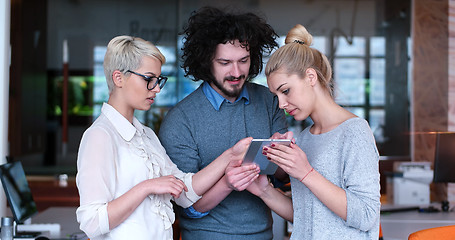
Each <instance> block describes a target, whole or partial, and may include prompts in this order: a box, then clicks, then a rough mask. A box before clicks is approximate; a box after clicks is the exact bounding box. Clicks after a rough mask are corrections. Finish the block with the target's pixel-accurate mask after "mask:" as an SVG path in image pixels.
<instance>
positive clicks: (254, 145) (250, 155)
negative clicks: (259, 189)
mask: <svg viewBox="0 0 455 240" xmlns="http://www.w3.org/2000/svg"><path fill="white" fill-rule="evenodd" d="M272 143H275V144H286V145H288V146H289V145H290V144H291V140H289V139H253V141H251V145H250V147H249V148H248V151H247V152H246V154H245V158H244V159H243V163H252V162H253V163H255V164H257V165H259V167H260V169H261V172H260V174H267V175H273V174H275V171H276V169H277V168H278V166H277V165H276V164H275V163H273V162H271V161H269V160H268V159H267V156H264V155H263V154H262V148H263V147H264V146H270V144H272Z"/></svg>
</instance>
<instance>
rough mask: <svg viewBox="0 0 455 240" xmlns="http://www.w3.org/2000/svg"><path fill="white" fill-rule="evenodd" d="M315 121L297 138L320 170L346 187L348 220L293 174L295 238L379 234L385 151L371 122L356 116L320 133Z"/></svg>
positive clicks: (352, 237) (314, 165)
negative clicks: (313, 126) (381, 163)
mask: <svg viewBox="0 0 455 240" xmlns="http://www.w3.org/2000/svg"><path fill="white" fill-rule="evenodd" d="M310 127H311V126H310ZM310 127H308V128H306V129H305V130H303V131H302V133H300V135H299V136H298V138H297V144H298V145H299V146H300V148H301V149H302V150H303V151H304V152H305V153H306V154H307V157H308V161H309V162H310V164H311V166H312V167H314V169H315V170H316V171H318V172H319V173H320V174H322V175H323V176H324V177H325V178H326V179H327V180H329V181H330V182H332V183H333V184H335V185H336V186H338V187H340V188H342V189H343V190H345V192H346V198H347V220H346V221H344V220H343V219H341V218H340V217H339V216H337V215H335V214H334V213H333V212H332V211H331V210H329V209H328V208H327V207H326V206H325V205H324V204H323V203H322V202H321V201H319V199H317V198H316V197H315V196H314V194H313V193H312V192H311V191H310V190H309V189H308V188H307V187H306V186H305V185H304V184H302V183H301V182H300V181H299V180H297V179H295V178H291V186H292V201H293V206H294V224H293V226H294V228H293V232H292V236H291V239H295V240H300V239H347V240H353V239H356V240H357V239H372V240H373V239H374V240H377V239H378V236H379V216H380V206H381V203H380V192H379V190H380V185H379V166H378V164H379V154H378V151H377V148H376V144H375V140H374V137H373V134H372V132H371V130H370V127H369V126H368V123H367V122H366V121H365V120H364V119H360V118H352V119H349V120H347V121H345V122H344V123H342V124H340V125H339V126H338V127H337V128H335V129H333V130H332V131H330V132H327V133H323V134H319V135H313V134H311V133H310V132H309V129H310Z"/></svg>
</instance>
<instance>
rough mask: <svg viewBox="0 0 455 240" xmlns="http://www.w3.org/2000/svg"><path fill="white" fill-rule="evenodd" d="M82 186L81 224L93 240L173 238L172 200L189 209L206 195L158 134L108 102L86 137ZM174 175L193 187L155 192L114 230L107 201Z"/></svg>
mask: <svg viewBox="0 0 455 240" xmlns="http://www.w3.org/2000/svg"><path fill="white" fill-rule="evenodd" d="M77 169H78V173H77V176H76V184H77V187H78V189H79V196H80V207H79V208H78V209H77V211H76V215H77V221H78V222H79V223H80V228H81V230H83V231H84V232H85V233H86V234H87V236H88V237H89V238H90V239H92V240H98V239H137V240H141V239H154V240H155V239H169V240H172V223H173V222H174V220H175V214H174V211H173V209H172V203H171V200H174V201H175V202H176V203H177V204H178V205H180V206H182V207H184V208H187V207H189V206H191V205H192V204H193V203H194V202H196V201H197V200H199V199H200V196H198V195H197V194H196V193H195V192H194V190H193V188H192V176H193V173H183V172H181V171H180V170H179V169H178V168H177V166H176V165H175V164H174V163H173V162H172V161H171V160H170V159H169V157H168V156H167V154H166V151H165V150H164V148H163V146H162V145H161V143H160V141H159V139H158V137H157V136H156V134H155V133H154V132H153V131H152V130H151V129H150V128H148V127H145V126H143V125H142V124H141V123H140V122H139V121H138V120H137V119H136V118H134V119H133V124H131V123H130V122H129V121H128V120H127V119H126V118H124V117H123V116H122V115H121V114H120V113H119V112H117V110H115V108H113V107H112V106H110V105H109V104H107V103H104V104H103V107H102V109H101V115H100V116H99V117H98V118H97V119H96V121H95V122H94V123H93V124H92V126H91V127H90V128H88V129H87V130H86V131H85V133H84V135H83V137H82V140H81V144H80V147H79V153H78V158H77ZM166 175H174V176H175V177H177V178H179V179H182V180H183V182H184V183H185V185H186V186H187V188H188V192H185V191H184V192H183V193H182V194H181V195H180V197H179V198H178V199H173V198H172V196H171V195H170V194H164V195H149V196H148V198H147V199H146V200H144V201H143V202H142V203H141V204H140V205H139V206H138V207H137V208H136V210H135V211H134V212H133V213H132V214H131V215H130V216H129V217H128V218H127V219H126V220H125V221H124V222H123V223H121V224H120V225H119V226H117V227H116V228H114V229H112V230H109V219H108V214H107V204H108V203H109V202H110V201H112V200H114V199H116V198H118V197H120V196H121V195H123V194H124V193H125V192H127V191H128V190H130V189H131V188H132V187H133V186H135V185H136V184H138V183H140V182H142V181H144V180H146V179H151V178H157V177H161V176H166Z"/></svg>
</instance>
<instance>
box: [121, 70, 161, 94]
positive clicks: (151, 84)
mask: <svg viewBox="0 0 455 240" xmlns="http://www.w3.org/2000/svg"><path fill="white" fill-rule="evenodd" d="M126 72H130V73H133V74H136V75H138V76H140V77H142V78H143V79H144V80H145V81H147V89H148V90H152V89H154V88H155V87H156V85H159V86H160V89H163V87H164V84H166V81H167V77H163V76H158V77H157V76H146V75H143V74H140V73H137V72H133V71H131V70H127V71H126Z"/></svg>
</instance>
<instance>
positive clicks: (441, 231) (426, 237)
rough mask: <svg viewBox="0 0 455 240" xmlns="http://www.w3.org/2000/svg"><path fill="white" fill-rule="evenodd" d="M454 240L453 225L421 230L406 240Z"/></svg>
mask: <svg viewBox="0 0 455 240" xmlns="http://www.w3.org/2000/svg"><path fill="white" fill-rule="evenodd" d="M430 239H438V240H455V225H451V226H443V227H435V228H428V229H423V230H420V231H417V232H413V233H411V234H410V235H409V238H408V240H430Z"/></svg>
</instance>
